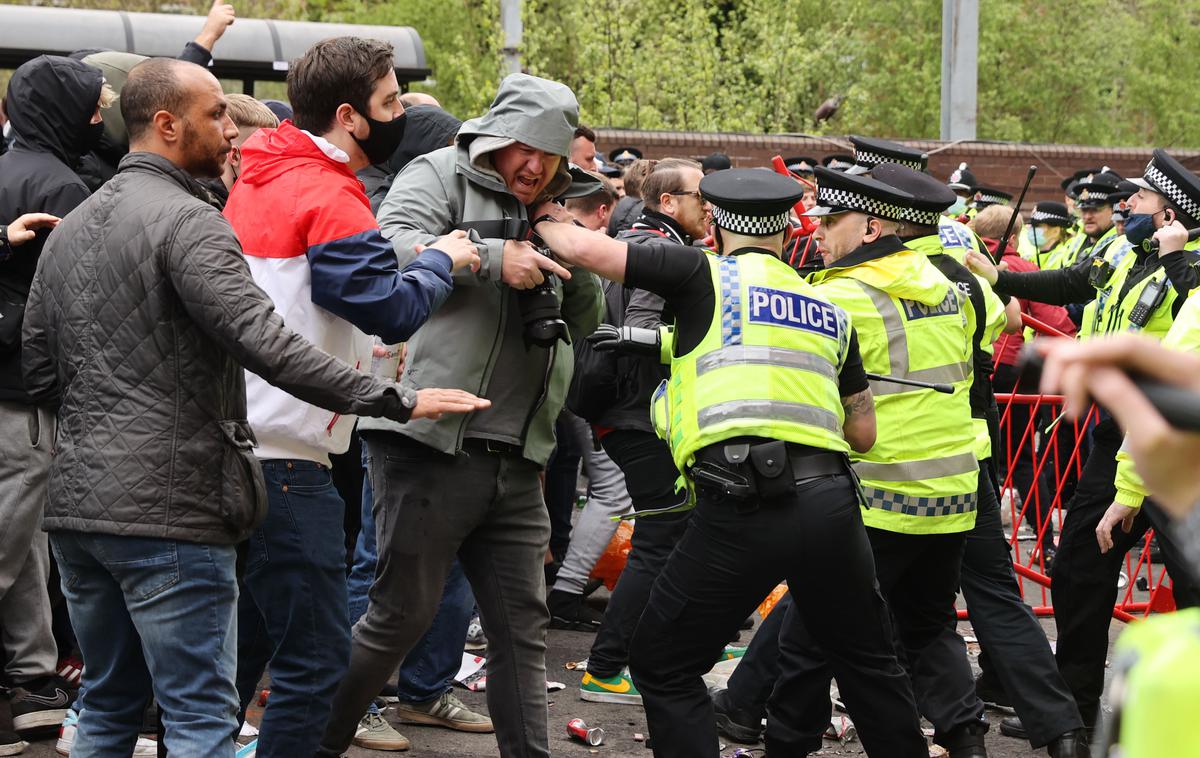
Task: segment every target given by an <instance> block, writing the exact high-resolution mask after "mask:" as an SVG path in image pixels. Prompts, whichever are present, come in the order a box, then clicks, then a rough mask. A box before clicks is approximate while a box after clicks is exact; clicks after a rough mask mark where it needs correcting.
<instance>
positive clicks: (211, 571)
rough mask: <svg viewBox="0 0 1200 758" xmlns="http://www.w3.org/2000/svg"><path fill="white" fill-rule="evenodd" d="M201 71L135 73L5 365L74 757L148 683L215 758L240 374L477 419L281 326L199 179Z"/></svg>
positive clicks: (383, 409) (257, 519)
mask: <svg viewBox="0 0 1200 758" xmlns="http://www.w3.org/2000/svg"><path fill="white" fill-rule="evenodd" d="M226 109H227V102H226V99H225V95H224V94H223V93H222V91H221V86H220V84H218V82H217V80H216V79H215V78H213V76H212V74H210V73H208V71H206V70H205V69H203V68H201V67H200V66H197V65H195V64H192V63H185V62H182V61H177V60H169V59H162V58H152V59H150V60H148V61H146V62H144V63H141V64H138V65H137V66H136V67H134V68H133V69H132V71H131V72H130V75H129V79H128V81H127V82H126V84H125V88H124V90H123V91H122V95H121V113H122V115H123V116H124V118H125V124H126V127H127V128H128V130H129V138H130V153H129V155H127V156H125V157H124V158H123V159H122V160H121V163H120V166H119V169H118V172H117V175H116V176H115V177H113V179H111V180H110V181H108V182H107V183H106V184H105V185H104V186H103V187H101V188H100V190H99V191H98V192H96V193H95V194H94V195H92V196H91V197H90V198H88V199H87V200H85V201H84V202H83V203H82V204H81V205H80V206H79V207H78V208H77V209H76V210H75V211H74V212H72V213H70V214H69V215H68V216H67V217H66V218H64V219H63V220H62V222H61V223H60V224H59V227H58V229H57V230H56V231H55V232H54V233H53V234H51V236H50V239H49V240H48V241H47V243H46V246H45V249H44V251H43V253H42V257H41V260H40V261H39V264H38V269H37V274H36V275H35V278H34V281H33V287H32V289H31V291H30V296H29V304H28V307H27V310H26V315H25V324H24V331H23V334H22V337H23V342H24V351H23V356H22V358H23V368H24V374H25V379H26V383H27V386H28V389H29V393H30V395H31V396H32V397H33V399H34V400H35V401H36V402H37V403H39V404H40V405H42V406H44V407H45V408H47V409H49V410H52V411H54V412H55V414H56V416H57V422H58V431H57V434H56V435H54V434H51V435H50V436H51V437H52V438H53V439H54V440H55V455H54V457H53V459H52V463H51V468H50V480H49V498H48V503H47V505H46V515H45V521H44V527H45V529H46V530H47V531H49V532H50V543H51V547H52V548H53V550H54V554H55V556H56V558H57V559H58V565H59V567H60V570H61V572H62V577H63V578H62V589H63V593H64V594H65V595H66V598H67V603H68V606H69V607H70V610H71V618H72V620H73V622H74V626H75V632H76V635H77V637H78V639H79V646H80V650H81V651H82V653H83V658H84V659H85V660H86V661H87V670H86V672H85V674H84V680H83V681H84V685H85V686H84V689H83V691H82V694H81V695H80V707H79V710H80V718H79V724H78V731H77V733H76V737H75V742H74V745H73V747H72V753H73V754H78V755H90V756H108V755H129V754H130V752H131V751H132V749H133V746H134V743H135V741H136V739H137V733H138V729H139V727H140V726H141V723H142V710H143V706H144V704H145V692H146V690H147V689H148V688H149V687H151V686H152V687H153V691H154V695H155V698H156V699H157V701H158V703H159V706H160V708H161V709H162V713H163V723H164V725H165V727H166V734H165V744H166V747H167V748H168V749H169V751H170V753H171V754H172V755H179V756H214V757H217V758H233V755H234V749H235V744H234V741H233V737H234V734H235V733H236V731H237V720H236V715H237V710H238V699H237V691H236V689H235V687H234V671H235V660H234V659H235V647H236V645H235V639H236V635H235V629H236V627H235V626H234V619H235V608H236V604H237V583H236V579H235V576H234V561H235V553H234V546H235V545H236V544H237V543H238V542H241V541H242V540H245V539H246V538H247V537H248V536H249V535H250V534H251V533H252V532H253V531H254V529H255V528H256V527H257V526H258V525H259V524H260V523H261V522H262V520H263V517H264V516H265V515H266V508H267V498H266V491H265V485H264V481H263V474H262V469H261V467H260V466H259V465H258V463H257V461H256V460H255V458H254V455H253V453H252V452H251V448H253V446H254V445H255V444H256V440H255V438H254V433H253V431H252V430H251V428H250V425H249V424H248V422H247V421H246V383H245V375H244V373H243V371H242V369H243V368H245V369H247V370H249V371H252V372H254V373H255V374H258V375H259V376H261V377H263V378H264V379H266V380H267V381H268V382H271V383H272V384H274V385H276V386H278V387H281V388H282V389H284V390H286V391H287V392H289V393H291V394H292V395H294V396H296V397H297V398H300V399H302V400H304V401H306V402H308V403H311V404H313V405H317V406H320V407H322V408H325V409H328V410H330V411H334V412H337V413H351V414H357V415H367V416H385V417H387V418H389V419H392V420H395V421H400V422H404V421H407V420H409V419H410V418H421V417H424V416H429V415H441V414H442V413H454V412H462V411H467V410H475V409H478V408H482V407H486V402H483V403H480V402H478V401H476V400H475V399H474V398H473V397H472V396H470V395H468V394H467V393H465V392H460V391H457V390H455V391H442V390H420V391H413V390H410V389H402V388H400V387H399V386H398V385H395V384H392V383H388V382H382V381H380V380H378V379H375V378H373V377H371V376H369V375H367V374H363V373H360V372H358V371H356V370H355V369H353V368H351V367H350V366H349V365H348V364H346V363H343V362H341V361H339V360H337V359H336V358H333V357H331V356H329V355H327V354H326V353H324V352H322V351H320V350H318V349H317V348H315V347H314V346H313V345H312V344H311V343H309V342H308V341H306V340H305V339H304V338H303V337H301V336H299V335H298V334H296V333H295V332H293V331H291V330H290V329H288V328H287V327H286V326H285V325H284V323H283V320H282V318H281V317H280V316H279V315H278V314H277V313H276V312H275V309H274V306H273V305H272V302H271V300H270V298H269V297H268V296H267V295H266V294H265V293H264V292H263V291H262V290H261V289H259V288H258V287H257V286H256V285H255V284H254V280H253V279H252V278H251V276H250V272H249V270H248V268H247V265H246V260H245V258H244V257H243V255H242V250H241V247H240V245H239V243H238V240H237V238H236V237H235V236H234V233H233V230H232V229H231V228H230V226H229V223H228V222H227V221H226V220H225V219H224V217H222V216H221V214H220V213H219V212H218V211H217V209H216V207H214V206H213V205H211V204H210V201H211V195H209V193H208V192H207V191H205V190H204V189H203V188H202V187H201V185H200V184H199V182H198V181H197V179H198V178H205V179H212V178H216V177H217V176H219V175H220V173H221V169H222V166H223V164H224V162H225V159H226V156H227V154H228V153H229V150H230V147H231V142H232V140H233V139H234V138H235V137H236V136H237V133H238V132H237V128H236V127H235V126H234V124H233V122H232V121H231V120H230V118H229V116H228V114H227V113H226Z"/></svg>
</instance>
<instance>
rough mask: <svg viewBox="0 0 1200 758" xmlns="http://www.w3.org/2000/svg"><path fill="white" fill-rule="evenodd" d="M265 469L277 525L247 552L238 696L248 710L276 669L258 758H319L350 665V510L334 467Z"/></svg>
mask: <svg viewBox="0 0 1200 758" xmlns="http://www.w3.org/2000/svg"><path fill="white" fill-rule="evenodd" d="M262 467H263V476H264V478H265V479H266V483H267V500H268V509H267V519H266V521H264V522H263V524H262V526H260V527H259V528H258V529H257V530H256V531H255V532H254V534H253V535H251V537H250V540H249V543H248V545H247V550H246V570H245V574H244V576H243V578H242V587H243V592H242V597H241V599H240V600H239V602H238V629H239V632H240V634H241V639H240V641H239V644H238V668H237V688H238V695H239V696H240V699H241V705H242V707H243V708H245V707H246V705H247V704H248V703H249V702H250V700H251V699H252V698H253V697H254V695H255V693H256V691H257V689H258V682H259V680H260V679H261V677H262V673H263V669H264V667H265V666H266V665H267V664H268V659H269V665H270V672H271V699H270V702H269V703H268V704H267V709H266V711H265V712H264V713H263V719H262V724H261V725H260V726H259V738H258V755H259V756H260V757H261V758H273V757H274V756H281V757H286V758H294V757H295V756H310V755H312V754H313V753H315V752H316V750H317V744H318V742H319V741H320V739H321V732H322V730H323V729H324V728H325V722H326V721H327V720H328V719H329V706H330V703H331V701H332V700H333V693H334V691H335V690H336V689H337V685H338V682H340V681H341V678H342V677H343V676H344V675H345V673H346V666H347V665H348V664H349V661H350V619H349V618H348V617H347V615H346V559H345V554H346V547H345V537H344V531H343V528H342V514H343V511H344V510H345V505H344V504H343V503H342V499H341V497H340V496H339V495H338V492H337V490H336V489H335V488H334V486H333V478H332V476H331V474H330V471H329V467H328V466H323V465H321V464H319V463H314V462H312V461H301V460H266V461H262ZM264 637H265V639H264ZM264 643H266V644H264ZM272 651H273V652H272Z"/></svg>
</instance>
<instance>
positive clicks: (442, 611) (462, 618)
mask: <svg viewBox="0 0 1200 758" xmlns="http://www.w3.org/2000/svg"><path fill="white" fill-rule="evenodd" d="M366 463H367V442H366V440H363V468H366ZM374 500H375V496H374V493H373V492H372V491H371V479H370V476H366V477H364V478H363V497H362V529H361V531H359V533H358V542H357V543H356V544H355V546H354V567H353V569H351V571H350V578H349V580H348V582H347V583H348V585H349V591H350V623H352V624H353V623H355V622H356V621H358V620H359V619H360V618H362V616H363V614H365V613H366V612H367V593H368V592H369V591H370V589H371V583H372V582H374V581H375V565H376V563H378V561H379V551H378V548H377V547H376V541H375V537H376V535H375V512H374V508H373V503H374ZM474 612H475V595H474V594H473V593H472V592H471V585H470V583H469V582H467V578H466V576H464V575H463V571H462V567H461V566H459V565H458V561H455V562H454V566H453V567H451V569H450V574H449V576H447V577H446V586H445V589H443V590H442V601H441V604H439V605H438V610H437V615H436V616H434V618H433V624H432V625H430V627H429V630H428V631H426V632H425V636H424V637H422V638H421V640H420V642H418V643H417V646H416V647H414V648H413V649H412V652H410V653H409V654H408V656H407V657H405V659H404V664H403V665H402V666H401V667H400V674H399V677H398V679H397V687H396V695H397V697H398V698H399V699H400V701H401V702H406V703H427V702H429V701H430V700H433V699H434V698H438V697H441V696H442V694H443V693H444V692H446V691H447V690H449V689H450V687H451V686H452V684H453V682H454V675H455V674H457V673H458V669H459V667H460V666H461V665H462V652H463V646H464V645H465V644H466V641H467V627H468V626H469V625H470V623H471V616H472V615H473V614H474Z"/></svg>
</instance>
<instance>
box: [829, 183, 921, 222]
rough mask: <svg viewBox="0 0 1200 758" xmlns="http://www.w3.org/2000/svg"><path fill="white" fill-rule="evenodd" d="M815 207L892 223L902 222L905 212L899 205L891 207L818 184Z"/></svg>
mask: <svg viewBox="0 0 1200 758" xmlns="http://www.w3.org/2000/svg"><path fill="white" fill-rule="evenodd" d="M817 205H823V206H828V207H832V208H845V209H846V210H851V211H859V212H861V213H866V214H867V215H870V216H876V217H878V218H886V219H890V220H892V221H900V220H902V218H903V213H904V211H905V210H906V209H905V208H904V206H901V205H893V204H892V203H889V202H886V201H883V200H876V199H875V198H873V197H867V196H866V195H860V194H859V193H857V192H850V191H847V190H844V189H837V188H836V187H825V186H822V185H821V184H820V183H818V184H817Z"/></svg>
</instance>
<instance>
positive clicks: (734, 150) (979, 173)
mask: <svg viewBox="0 0 1200 758" xmlns="http://www.w3.org/2000/svg"><path fill="white" fill-rule="evenodd" d="M596 137H597V140H598V143H597V149H598V151H599V152H601V153H602V154H604V155H606V156H607V155H608V152H609V151H610V150H612V149H613V148H616V147H623V146H626V145H632V146H635V147H637V148H639V149H640V150H641V151H642V152H643V153H644V154H645V156H646V157H647V158H666V157H669V156H675V157H688V158H695V159H696V160H699V159H701V158H703V157H704V156H705V155H708V154H709V153H711V152H714V151H718V152H722V153H725V154H726V155H728V156H729V157H730V159H731V160H732V161H733V165H735V166H739V167H750V166H769V165H770V162H771V157H772V156H774V155H783V156H785V157H786V156H792V155H811V156H813V157H814V158H817V159H818V160H819V159H821V158H823V157H825V156H826V155H829V154H832V153H847V154H852V153H853V152H854V151H853V150H852V149H851V146H850V141H849V140H847V139H845V138H838V137H830V138H824V137H798V136H787V135H780V134H768V135H763V134H714V133H701V132H657V131H640V130H633V129H597V130H596ZM901 142H903V143H904V144H906V145H911V146H912V147H915V148H919V149H921V150H924V151H925V152H927V153H928V154H929V168H930V171H931V173H933V175H934V176H936V177H938V178H939V179H945V178H946V177H948V176H949V175H950V173H951V172H952V171H954V169H956V168H958V164H959V163H961V162H963V161H966V163H967V164H968V166H970V169H971V173H973V174H975V177H976V178H977V179H978V180H979V182H980V183H982V184H986V185H988V186H994V187H997V188H998V189H1002V190H1005V191H1007V192H1011V193H1012V194H1013V195H1014V196H1016V195H1017V194H1018V193H1020V191H1021V185H1022V184H1023V183H1024V181H1025V174H1026V172H1027V171H1028V170H1029V167H1030V166H1031V165H1035V166H1037V168H1038V170H1037V174H1036V176H1035V177H1034V180H1033V184H1032V185H1031V186H1030V188H1029V193H1028V195H1026V198H1025V205H1026V207H1027V208H1029V207H1032V205H1033V203H1035V202H1037V201H1039V200H1058V201H1061V200H1062V188H1061V187H1060V186H1059V183H1060V182H1061V181H1062V180H1063V179H1064V178H1065V177H1068V176H1070V175H1071V174H1073V173H1075V172H1076V171H1077V170H1079V169H1083V168H1098V167H1101V166H1108V167H1110V168H1112V169H1113V170H1114V171H1116V172H1117V173H1118V174H1120V175H1121V176H1126V177H1128V176H1141V175H1142V170H1143V169H1144V168H1145V166H1146V162H1147V161H1148V160H1150V149H1149V148H1111V147H1090V146H1087V145H1047V144H1028V143H1015V142H939V141H934V140H901ZM1171 154H1172V155H1174V156H1175V157H1176V158H1178V159H1179V160H1180V161H1182V162H1183V164H1184V165H1185V166H1187V167H1188V168H1190V169H1191V170H1193V171H1196V172H1197V173H1200V151H1198V150H1171Z"/></svg>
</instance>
